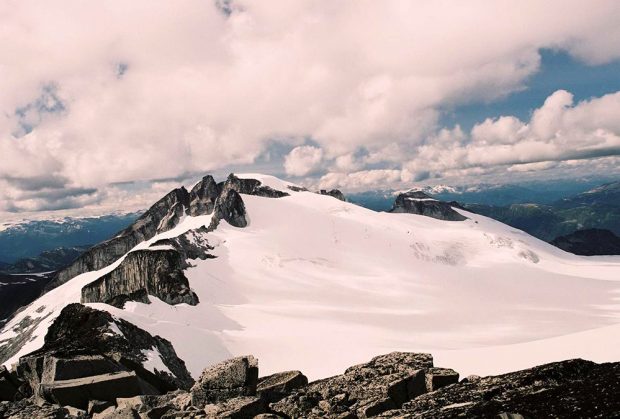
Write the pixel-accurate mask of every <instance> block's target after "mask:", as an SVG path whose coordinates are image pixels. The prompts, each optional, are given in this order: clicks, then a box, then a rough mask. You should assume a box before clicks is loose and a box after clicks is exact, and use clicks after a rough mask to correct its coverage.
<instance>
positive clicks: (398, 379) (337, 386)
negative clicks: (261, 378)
mask: <svg viewBox="0 0 620 419" xmlns="http://www.w3.org/2000/svg"><path fill="white" fill-rule="evenodd" d="M432 367H433V358H432V356H431V355H429V354H414V353H402V352H393V353H391V354H387V355H382V356H378V357H376V358H373V359H372V360H371V361H370V362H368V363H366V364H361V365H356V366H353V367H351V368H348V369H347V370H346V371H345V373H344V374H343V375H338V376H335V377H331V378H326V379H324V380H319V381H315V382H313V383H310V384H309V385H308V386H307V387H304V388H302V389H299V390H297V391H295V392H294V393H293V394H292V395H291V396H289V397H286V398H284V399H282V400H280V401H279V402H277V403H274V404H272V405H271V406H270V408H271V410H272V411H273V412H275V413H277V414H280V415H282V416H285V417H318V416H321V415H327V416H330V415H331V416H333V417H336V416H338V415H342V417H370V416H376V415H378V414H380V413H382V412H385V411H387V410H391V409H397V408H399V407H400V406H402V404H403V403H405V402H406V401H408V400H411V399H412V398H414V397H416V396H419V395H421V394H424V393H425V392H426V382H425V371H426V370H428V369H429V368H432Z"/></svg>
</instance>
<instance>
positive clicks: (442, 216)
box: [390, 191, 467, 221]
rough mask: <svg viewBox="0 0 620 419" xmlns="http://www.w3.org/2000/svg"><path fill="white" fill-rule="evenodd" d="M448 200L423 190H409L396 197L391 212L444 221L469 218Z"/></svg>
mask: <svg viewBox="0 0 620 419" xmlns="http://www.w3.org/2000/svg"><path fill="white" fill-rule="evenodd" d="M452 207H453V205H452V204H450V203H447V202H443V201H438V200H436V199H434V198H431V197H430V196H428V195H427V194H425V193H424V192H421V191H409V192H405V193H401V194H399V195H398V196H397V197H396V200H395V201H394V205H393V206H392V209H391V210H390V212H394V213H408V214H418V215H425V216H427V217H432V218H436V219H438V220H444V221H464V220H466V219H467V217H465V216H464V215H461V214H460V213H458V212H457V211H455V210H454V209H453V208H452Z"/></svg>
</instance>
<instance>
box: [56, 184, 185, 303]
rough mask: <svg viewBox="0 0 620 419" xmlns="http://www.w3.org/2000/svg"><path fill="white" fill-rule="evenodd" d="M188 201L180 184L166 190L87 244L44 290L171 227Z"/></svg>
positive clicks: (103, 264)
mask: <svg viewBox="0 0 620 419" xmlns="http://www.w3.org/2000/svg"><path fill="white" fill-rule="evenodd" d="M188 203H189V193H188V192H187V190H186V189H185V188H183V187H181V188H178V189H175V190H173V191H171V192H169V193H168V194H167V195H166V196H164V197H163V198H162V199H160V200H159V201H157V202H156V203H155V205H153V206H152V207H151V208H149V209H148V210H147V211H146V212H145V213H144V214H142V216H141V217H140V218H138V220H136V222H135V223H133V224H132V225H131V226H129V227H127V228H126V229H125V230H123V231H121V232H119V233H118V234H117V235H116V236H115V237H114V238H112V239H110V240H107V241H105V242H103V243H100V244H98V245H96V246H93V247H91V248H90V249H89V250H87V251H86V252H84V253H83V254H82V255H81V256H80V257H78V258H77V259H76V260H75V262H73V263H72V264H71V265H70V266H68V267H67V268H65V269H63V270H62V271H59V272H58V273H57V275H56V277H55V278H54V280H53V281H52V282H50V283H49V284H48V286H47V287H46V289H45V291H49V290H50V289H53V288H56V287H57V286H59V285H62V284H64V283H65V282H67V281H68V280H70V279H71V278H73V277H75V276H77V275H80V274H82V273H84V272H89V271H96V270H99V269H101V268H104V267H106V266H108V265H109V264H111V263H112V262H114V261H115V260H117V259H118V258H119V257H121V256H123V255H124V254H125V253H127V252H129V251H130V250H131V249H132V248H133V247H134V246H135V245H137V244H138V243H140V242H142V241H144V240H148V239H150V238H152V237H153V236H155V235H156V234H158V233H161V232H164V231H167V230H170V229H171V228H174V227H175V226H176V225H177V224H178V222H179V220H180V219H181V217H182V216H183V214H184V213H185V207H186V206H187V205H188Z"/></svg>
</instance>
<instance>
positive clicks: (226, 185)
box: [217, 173, 289, 198]
mask: <svg viewBox="0 0 620 419" xmlns="http://www.w3.org/2000/svg"><path fill="white" fill-rule="evenodd" d="M217 187H218V190H219V195H220V196H221V195H225V194H226V192H227V190H229V189H234V190H235V191H237V192H238V193H240V194H245V195H256V196H262V197H265V198H282V197H284V196H288V195H289V194H288V193H287V192H283V191H278V190H276V189H273V188H270V187H269V186H263V185H262V184H261V182H260V180H256V179H241V178H238V177H237V176H235V175H234V174H232V173H231V174H230V175H228V178H227V179H226V180H225V181H224V182H220V183H218V184H217Z"/></svg>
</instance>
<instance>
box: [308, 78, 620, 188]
mask: <svg viewBox="0 0 620 419" xmlns="http://www.w3.org/2000/svg"><path fill="white" fill-rule="evenodd" d="M618 115H620V92H617V93H611V94H608V95H605V96H602V97H600V98H593V99H590V100H587V101H583V102H579V103H577V104H575V103H574V102H573V96H572V95H571V94H570V93H569V92H567V91H564V90H558V91H556V92H555V93H553V94H552V95H550V96H549V97H548V98H547V99H546V100H545V103H544V104H543V105H542V106H541V107H540V108H538V109H536V110H535V111H534V112H533V114H532V117H531V119H530V120H529V121H525V122H524V121H521V120H519V119H518V118H516V117H514V116H502V117H499V118H497V119H487V120H485V121H483V122H481V123H479V124H477V125H475V126H474V127H473V128H472V130H471V132H470V133H469V134H467V135H466V134H465V133H463V131H462V130H461V129H460V128H459V127H458V126H457V127H456V128H454V129H452V130H448V129H442V130H440V131H438V133H437V134H436V135H435V136H434V137H432V138H430V140H429V141H427V142H426V143H425V144H423V145H420V146H417V147H414V148H413V149H411V151H410V152H411V155H412V156H413V158H411V159H410V160H408V161H406V162H404V163H403V164H402V166H401V169H400V170H392V171H390V173H391V176H388V177H386V179H388V180H389V181H390V182H392V183H391V184H392V186H398V185H399V184H400V185H405V184H406V183H408V182H411V181H416V180H424V179H426V178H428V177H431V178H432V177H452V178H458V177H463V176H472V175H474V176H475V175H478V176H479V175H485V174H489V173H493V172H497V171H498V170H507V171H508V172H512V173H521V172H530V171H541V170H548V169H552V168H558V167H560V168H572V167H575V166H577V165H586V164H587V165H590V166H593V167H597V168H598V169H601V168H603V170H612V171H615V172H617V173H618V174H620V168H618V166H617V159H616V158H614V156H620V119H619V118H618ZM603 157H606V158H607V159H606V160H605V161H604V162H603V166H601V165H600V163H591V161H590V159H593V158H603ZM581 160H583V161H584V162H583V163H579V162H580V161H581ZM605 162H606V163H607V166H605ZM384 172H385V171H381V170H371V171H359V172H353V173H344V172H339V173H329V174H327V175H325V176H323V177H322V178H321V179H320V182H319V184H320V185H325V186H334V183H336V182H335V180H337V182H340V185H341V186H343V185H344V186H345V187H347V188H351V189H360V187H361V186H362V185H361V183H360V177H365V176H367V177H368V178H369V179H373V178H374V177H375V176H381V174H382V173H384ZM607 174H612V173H611V172H607ZM366 186H368V185H366ZM377 186H378V187H379V186H381V185H380V184H377Z"/></svg>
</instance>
